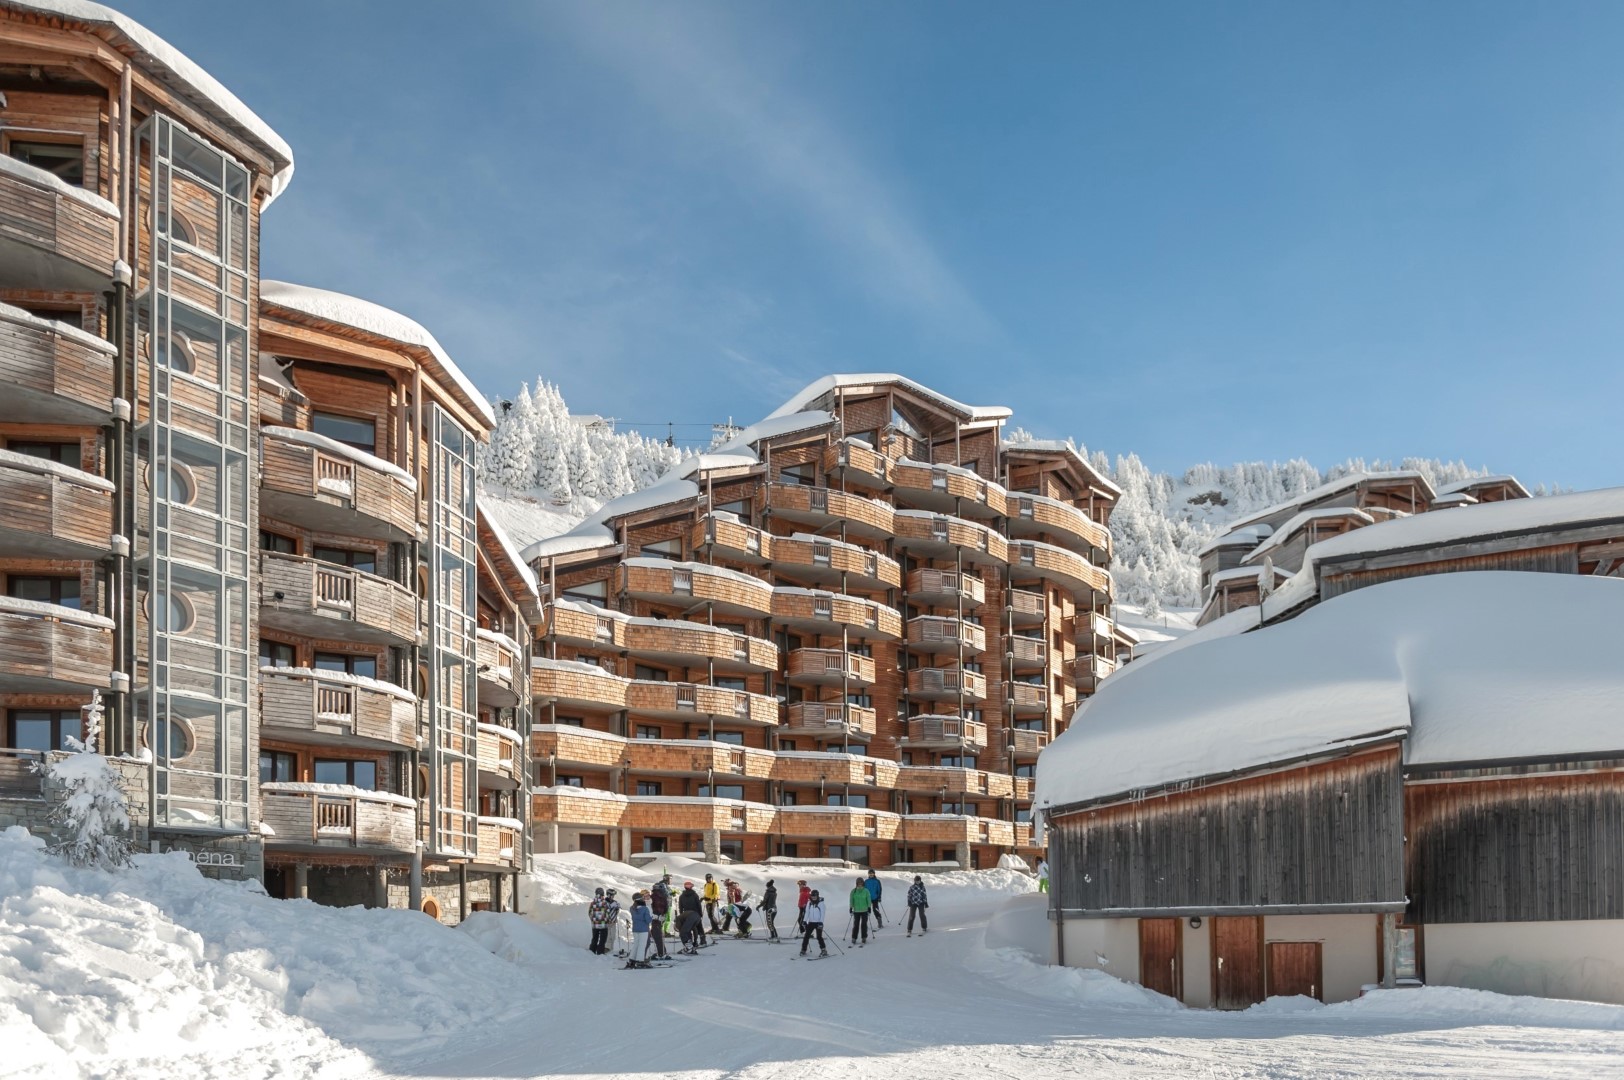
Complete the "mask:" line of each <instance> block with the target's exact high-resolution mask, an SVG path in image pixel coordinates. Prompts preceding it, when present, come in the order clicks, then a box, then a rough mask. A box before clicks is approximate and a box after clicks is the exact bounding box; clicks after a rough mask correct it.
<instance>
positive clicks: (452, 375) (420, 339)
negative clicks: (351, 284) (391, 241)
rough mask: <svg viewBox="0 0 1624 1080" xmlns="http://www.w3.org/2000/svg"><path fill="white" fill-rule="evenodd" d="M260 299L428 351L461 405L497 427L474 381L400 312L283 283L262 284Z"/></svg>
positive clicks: (325, 290)
mask: <svg viewBox="0 0 1624 1080" xmlns="http://www.w3.org/2000/svg"><path fill="white" fill-rule="evenodd" d="M259 298H260V300H261V301H263V302H264V303H267V304H274V305H275V306H277V307H282V308H287V309H288V310H289V311H297V312H299V313H300V314H303V315H309V316H310V317H311V318H315V319H321V320H323V321H325V322H330V323H337V324H338V325H340V326H348V327H352V328H354V329H356V330H361V331H364V332H365V333H368V334H373V335H375V336H377V337H381V338H388V339H389V340H390V341H398V342H399V343H401V344H402V345H411V346H415V347H417V348H420V349H427V350H428V352H429V354H430V355H431V356H433V357H434V359H435V361H436V362H437V363H438V364H439V365H440V367H441V369H442V370H444V372H445V374H446V377H447V378H449V379H450V380H451V382H452V383H453V384H454V385H455V386H456V388H457V390H458V391H459V392H460V393H461V394H462V396H463V398H465V399H466V400H465V401H464V402H463V404H465V405H467V406H469V407H470V408H472V409H473V411H474V415H476V416H478V417H479V418H480V419H481V420H483V421H484V423H485V426H486V427H487V428H493V427H495V426H496V414H495V413H494V412H492V411H491V403H490V402H488V401H486V400H485V396H484V395H483V394H481V393H480V392H479V388H478V387H477V386H475V385H474V383H473V380H472V379H470V378H468V376H467V375H464V374H463V372H462V369H461V368H459V367H458V366H457V365H456V363H455V361H453V360H452V359H451V356H450V354H448V353H447V352H446V351H445V349H444V348H442V347H441V346H440V343H439V342H438V341H436V340H435V338H434V335H433V334H431V333H429V332H428V331H427V330H425V329H424V328H423V326H422V325H421V324H419V323H417V322H414V321H413V320H412V319H409V318H407V317H406V316H405V315H402V314H401V313H400V312H398V311H391V310H390V309H389V308H386V307H384V306H383V305H381V304H374V303H373V302H372V301H370V300H362V299H361V298H360V297H356V296H347V295H345V294H344V293H337V292H332V291H330V290H328V289H316V288H312V287H311V286H309V285H294V284H292V283H290V282H286V281H261V282H260V283H259Z"/></svg>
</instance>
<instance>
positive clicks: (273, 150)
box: [0, 0, 293, 206]
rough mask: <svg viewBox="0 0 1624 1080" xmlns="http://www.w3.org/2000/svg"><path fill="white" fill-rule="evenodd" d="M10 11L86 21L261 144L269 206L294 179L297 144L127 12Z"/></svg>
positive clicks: (62, 4) (54, 7)
mask: <svg viewBox="0 0 1624 1080" xmlns="http://www.w3.org/2000/svg"><path fill="white" fill-rule="evenodd" d="M0 7H5V8H9V9H10V10H12V11H17V12H24V13H28V14H35V15H48V16H54V17H56V18H60V19H62V20H64V21H65V22H68V23H70V24H78V25H80V26H84V27H86V28H88V29H90V30H92V31H94V32H95V33H97V34H98V35H99V36H100V37H103V38H105V39H107V41H109V42H110V43H111V44H112V45H113V47H114V48H116V49H118V50H119V51H120V52H122V53H124V54H126V55H128V56H129V57H130V58H131V59H133V60H134V61H135V62H136V64H137V65H139V66H140V68H141V69H142V70H143V71H144V72H146V73H147V74H149V75H151V76H152V77H153V78H155V79H156V80H157V81H158V82H161V83H163V84H164V85H166V86H168V87H169V88H170V89H172V90H174V91H176V92H177V93H178V94H179V95H180V96H181V97H182V98H184V99H185V100H186V101H187V102H188V103H189V104H190V105H192V106H193V107H194V108H196V109H197V110H198V111H199V112H201V113H203V114H204V115H205V116H207V117H209V118H210V119H211V120H213V121H215V122H216V123H218V124H220V125H221V126H223V127H225V128H227V129H228V130H230V131H231V132H233V133H234V134H236V135H237V136H238V137H240V138H243V139H246V140H247V141H249V142H251V143H255V144H257V145H258V146H259V147H260V148H261V149H262V150H264V151H265V153H266V156H267V157H269V158H270V159H271V161H272V162H273V163H274V167H275V171H274V172H273V173H272V174H271V191H270V196H269V197H268V198H267V199H266V200H265V204H264V205H265V206H269V205H270V204H271V203H272V202H274V201H275V199H276V197H277V196H278V195H280V194H282V192H283V190H285V189H286V188H287V186H288V181H290V180H292V179H293V148H292V147H290V146H289V145H288V144H287V141H286V140H284V139H283V138H282V136H280V135H278V134H277V133H276V132H275V131H273V130H271V126H270V125H269V124H267V123H266V122H265V121H264V120H261V119H260V118H259V114H258V113H256V112H254V110H252V109H250V108H249V107H248V106H247V105H244V104H243V103H242V101H241V100H239V99H238V97H237V95H235V94H233V93H232V92H231V91H230V90H227V89H226V88H225V87H224V86H222V85H221V84H220V83H219V82H218V81H217V80H216V79H215V78H214V76H212V75H210V74H209V73H208V72H206V71H204V70H203V69H202V68H201V67H199V66H198V65H197V64H196V63H195V62H194V61H193V60H192V59H191V58H190V57H188V56H186V54H185V53H182V52H181V51H180V50H179V49H177V48H175V47H174V46H173V45H171V44H169V42H167V41H165V40H164V39H163V38H161V37H159V36H158V35H157V34H154V33H153V32H152V31H151V30H148V29H147V28H146V27H144V26H142V25H141V24H140V23H138V22H136V21H135V20H134V19H132V18H130V17H129V16H128V15H124V14H122V13H120V12H117V11H114V10H113V9H112V8H109V7H104V6H103V5H101V4H95V3H91V2H90V0H0Z"/></svg>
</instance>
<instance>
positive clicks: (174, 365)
mask: <svg viewBox="0 0 1624 1080" xmlns="http://www.w3.org/2000/svg"><path fill="white" fill-rule="evenodd" d="M147 349H148V351H149V352H150V353H151V355H152V359H153V362H154V363H156V364H157V365H158V366H159V367H162V368H168V369H169V370H170V371H179V372H182V373H183V374H186V375H192V374H195V373H196V371H197V354H196V353H195V352H193V351H192V339H191V338H189V337H187V336H186V335H185V334H183V333H182V332H181V331H179V330H172V331H170V333H169V336H168V337H167V338H164V337H157V338H154V337H148V338H147Z"/></svg>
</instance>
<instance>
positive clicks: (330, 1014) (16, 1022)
mask: <svg viewBox="0 0 1624 1080" xmlns="http://www.w3.org/2000/svg"><path fill="white" fill-rule="evenodd" d="M0 896H3V897H4V898H5V899H4V900H3V901H0V1045H4V1046H5V1048H6V1060H5V1070H6V1071H8V1073H10V1074H11V1075H32V1076H50V1077H53V1078H59V1080H66V1078H70V1077H83V1078H85V1080H89V1078H91V1077H97V1078H101V1077H123V1076H136V1075H139V1076H154V1075H170V1076H187V1077H194V1076H195V1077H219V1078H225V1077H234V1076H241V1075H246V1072H244V1071H243V1070H244V1069H245V1066H244V1064H243V1063H244V1062H245V1061H252V1060H260V1061H263V1062H272V1061H274V1062H276V1063H277V1065H278V1070H279V1071H278V1072H277V1074H276V1075H279V1076H286V1077H300V1076H317V1075H322V1076H338V1075H352V1074H355V1073H360V1072H363V1071H367V1070H368V1066H369V1061H368V1057H369V1056H370V1057H371V1058H373V1059H375V1060H382V1061H386V1062H387V1061H390V1060H398V1059H409V1058H413V1057H415V1056H417V1055H420V1054H421V1053H423V1052H425V1051H428V1050H432V1049H434V1048H436V1047H438V1046H440V1045H441V1044H442V1043H443V1041H444V1039H445V1037H446V1036H448V1035H450V1034H452V1033H456V1032H460V1031H465V1030H471V1029H474V1028H476V1027H479V1026H484V1025H487V1024H499V1023H500V1021H501V1018H502V1017H503V1016H504V1015H507V1014H508V1012H509V1009H510V1008H511V1007H510V1006H505V1005H503V1004H502V1003H501V1001H502V1000H512V1001H522V1000H524V999H525V998H531V999H544V998H546V997H548V996H550V995H554V994H556V992H557V991H556V989H555V988H554V987H553V986H552V985H551V984H550V983H548V982H547V981H545V980H542V979H540V978H537V977H535V976H534V975H531V974H529V973H527V972H525V971H524V970H522V969H516V968H515V967H514V966H513V965H511V964H508V963H506V962H504V961H502V960H500V959H498V958H497V957H495V956H493V955H491V954H490V953H489V952H488V951H487V950H486V949H484V948H482V947H481V946H480V944H479V943H478V942H477V941H475V940H474V939H473V938H472V937H470V936H468V935H464V934H459V933H457V932H455V931H452V930H448V929H446V928H445V927H443V926H440V925H439V924H438V923H436V922H434V921H433V920H431V919H428V918H426V917H424V916H423V915H421V914H418V913H416V912H409V911H372V910H366V909H362V908H324V907H320V906H317V905H315V904H312V903H309V902H305V901H284V900H273V899H271V898H270V897H268V896H266V895H265V894H264V891H263V890H262V889H260V888H259V886H258V885H257V884H239V883H230V882H218V881H211V880H208V879H206V878H204V877H203V876H202V875H200V874H199V873H198V871H197V869H196V867H194V866H193V865H192V863H191V862H190V861H188V860H187V859H186V857H185V856H184V855H181V854H179V853H171V854H168V855H140V856H137V857H136V859H135V863H134V865H133V867H131V868H130V869H129V870H125V871H120V872H113V873H109V872H105V871H98V870H81V869H74V868H72V867H69V866H68V865H67V864H66V863H64V862H62V861H60V860H57V859H54V858H51V857H49V856H47V855H46V854H45V852H44V850H43V845H42V843H41V842H40V841H39V840H38V839H36V838H34V837H32V836H30V835H29V834H28V833H27V832H25V831H24V830H22V829H20V828H12V829H8V830H5V831H4V832H0ZM451 973H454V976H455V979H456V980H459V981H464V980H465V981H466V984H467V985H470V986H475V985H481V984H483V985H484V986H487V987H490V986H501V987H503V989H504V992H505V993H507V994H509V995H510V996H509V997H506V998H504V999H496V998H492V997H491V996H490V995H488V994H463V993H455V992H447V986H448V983H447V979H448V975H450V974H451ZM323 1070H330V1071H326V1072H324V1071H323Z"/></svg>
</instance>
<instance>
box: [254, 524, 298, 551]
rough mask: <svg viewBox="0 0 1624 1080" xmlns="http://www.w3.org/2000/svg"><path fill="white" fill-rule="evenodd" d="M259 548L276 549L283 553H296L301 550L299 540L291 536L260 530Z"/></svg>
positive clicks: (263, 549) (262, 549)
mask: <svg viewBox="0 0 1624 1080" xmlns="http://www.w3.org/2000/svg"><path fill="white" fill-rule="evenodd" d="M259 550H261V551H276V552H280V553H281V554H283V555H296V554H298V552H299V542H298V541H297V540H295V539H294V538H293V537H291V536H283V535H282V534H281V533H273V532H267V531H266V530H264V529H261V530H259Z"/></svg>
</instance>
